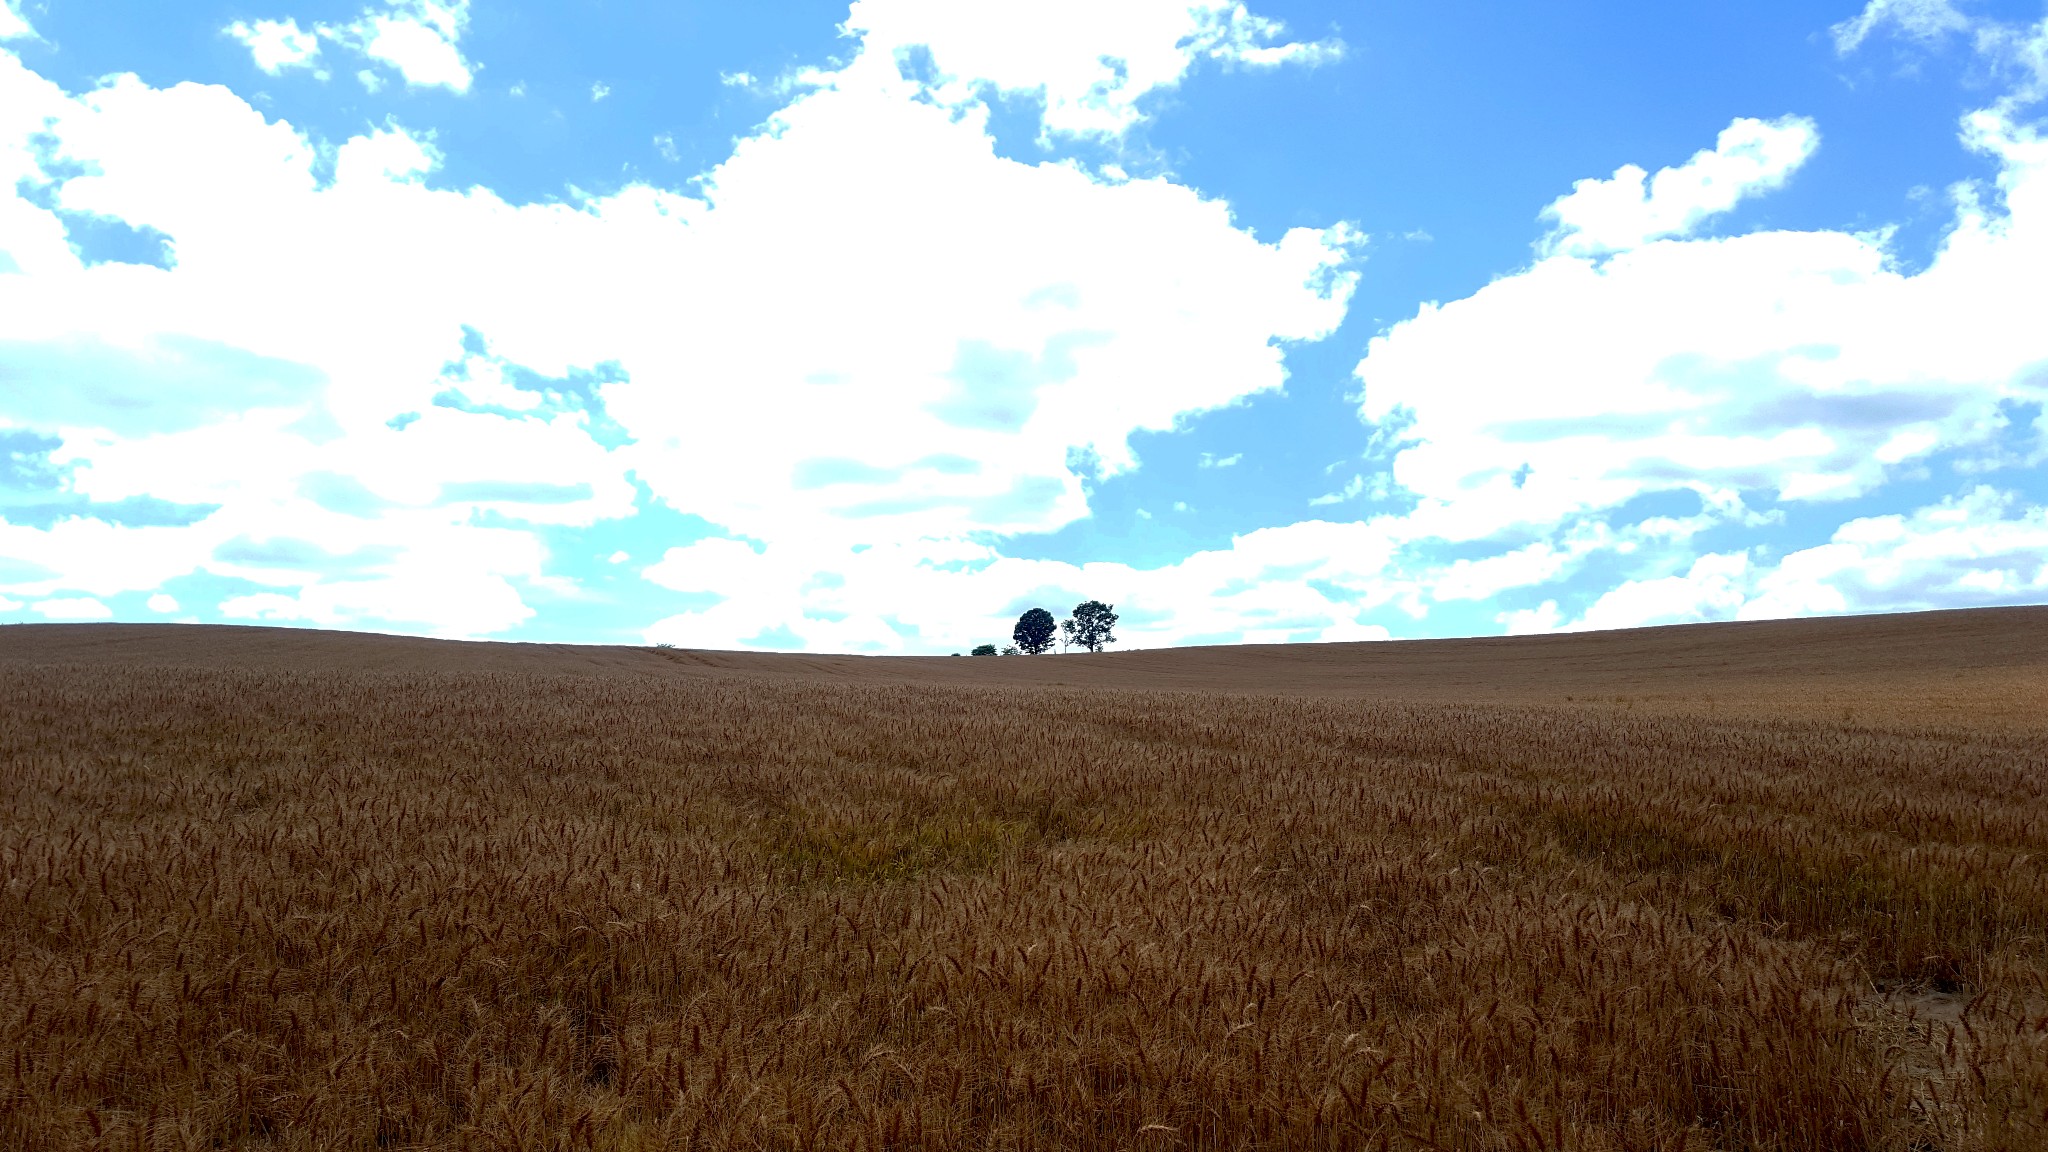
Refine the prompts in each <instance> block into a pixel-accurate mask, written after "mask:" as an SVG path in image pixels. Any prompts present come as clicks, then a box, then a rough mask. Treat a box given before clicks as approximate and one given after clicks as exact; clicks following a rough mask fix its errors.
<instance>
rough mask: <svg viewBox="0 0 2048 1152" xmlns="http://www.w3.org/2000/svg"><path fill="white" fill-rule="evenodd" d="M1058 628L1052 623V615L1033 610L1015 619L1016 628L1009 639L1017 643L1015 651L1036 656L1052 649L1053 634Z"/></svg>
mask: <svg viewBox="0 0 2048 1152" xmlns="http://www.w3.org/2000/svg"><path fill="white" fill-rule="evenodd" d="M1058 628H1059V626H1058V625H1057V624H1055V623H1053V619H1052V613H1050V612H1047V611H1046V610H1045V609H1043V608H1033V609H1032V610H1031V611H1029V612H1026V613H1025V614H1023V615H1022V616H1019V617H1017V627H1016V630H1015V631H1012V632H1011V633H1010V639H1012V640H1015V641H1016V642H1017V650H1018V651H1019V652H1023V653H1026V654H1028V655H1032V656H1036V655H1038V654H1039V653H1041V652H1044V651H1046V650H1047V649H1049V648H1051V647H1052V638H1053V633H1054V632H1056V631H1057V630H1058Z"/></svg>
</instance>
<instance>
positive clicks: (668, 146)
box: [654, 132, 683, 164]
mask: <svg viewBox="0 0 2048 1152" xmlns="http://www.w3.org/2000/svg"><path fill="white" fill-rule="evenodd" d="M654 150H655V151H656V152H658V153H660V154H661V158H662V159H663V160H666V161H668V162H669V163H671V164H674V163H676V162H677V161H678V160H681V159H682V158H683V156H682V153H681V152H679V151H677V150H676V138H675V137H674V136H671V135H670V134H668V133H667V132H663V133H661V134H660V135H657V136H656V137H655V138H654Z"/></svg>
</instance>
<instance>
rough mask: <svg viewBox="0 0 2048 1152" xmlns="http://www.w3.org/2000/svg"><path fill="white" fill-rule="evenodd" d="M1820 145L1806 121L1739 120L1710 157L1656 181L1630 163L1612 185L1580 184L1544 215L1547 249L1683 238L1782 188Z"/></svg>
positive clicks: (1622, 246) (1571, 251)
mask: <svg viewBox="0 0 2048 1152" xmlns="http://www.w3.org/2000/svg"><path fill="white" fill-rule="evenodd" d="M1819 144H1820V132H1819V129H1818V128H1816V127H1815V125H1814V123H1813V121H1811V120H1808V119H1805V118H1803V117H1798V116H1786V117H1783V118H1781V119H1778V120H1771V121H1764V120H1755V119H1750V118H1747V117H1745V118H1742V119H1739V120H1736V121H1735V122H1734V123H1732V124H1730V125H1729V126H1728V127H1726V128H1724V129H1722V130H1721V136H1720V138H1719V139H1718V140H1717V141H1715V144H1714V148H1713V150H1712V151H1702V152H1699V153H1697V154H1695V155H1694V156H1693V158H1692V159H1690V160H1688V161H1686V162H1685V163H1684V164H1682V165H1679V166H1678V167H1676V168H1665V169H1661V170H1659V171H1658V173H1657V174H1656V175H1655V176H1650V175H1649V174H1648V173H1646V172H1644V171H1643V170H1642V169H1641V168H1638V167H1637V166H1635V165H1633V164H1628V165H1624V166H1623V167H1622V168H1620V169H1619V170H1617V171H1616V172H1615V173H1614V175H1613V176H1612V177H1611V178H1609V179H1606V180H1581V181H1579V182H1578V183H1577V184H1576V185H1574V186H1573V188H1572V191H1571V194H1570V195H1567V196H1563V197H1560V198H1558V199H1557V200H1556V201H1555V202H1553V203H1552V204H1551V205H1550V207H1548V208H1545V209H1544V210H1543V215H1544V216H1545V217H1547V218H1549V219H1551V220H1554V221H1556V224H1557V228H1556V231H1554V232H1552V233H1551V235H1550V236H1549V237H1548V238H1547V240H1546V241H1545V248H1546V250H1547V251H1549V252H1553V253H1563V254H1566V255H1572V256H1588V255H1597V254H1600V253H1604V252H1621V251H1626V250H1628V249H1630V248H1636V247H1640V246H1641V245H1643V244H1645V243H1647V242H1649V241H1651V240H1658V239H1662V238H1664V237H1667V236H1682V235H1684V234H1686V233H1688V232H1691V231H1692V230H1693V229H1695V228H1697V227H1699V225H1700V224H1702V223H1704V222H1705V221H1707V220H1708V219H1710V218H1712V217H1714V216H1717V215H1720V214H1722V213H1724V212H1727V211H1729V210H1730V209H1732V208H1734V207H1735V206H1736V205H1737V204H1738V203H1740V202H1741V201H1742V200H1744V199H1745V198H1747V197H1750V196H1753V195H1756V194H1758V193H1760V192H1768V191H1770V190H1772V189H1775V188H1779V187H1782V186H1783V185H1784V183H1785V181H1786V179H1787V178H1789V177H1790V176H1791V174H1792V173H1793V171H1795V170H1796V169H1798V167H1799V166H1800V165H1802V164H1804V163H1806V160H1807V158H1808V157H1810V156H1812V155H1813V150H1814V149H1815V148H1816V147H1818V146H1819Z"/></svg>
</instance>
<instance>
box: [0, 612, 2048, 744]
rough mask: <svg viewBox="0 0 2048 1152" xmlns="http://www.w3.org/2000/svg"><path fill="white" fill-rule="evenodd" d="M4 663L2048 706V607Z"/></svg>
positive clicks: (406, 648) (121, 633) (228, 651)
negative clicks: (1372, 631)
mask: <svg viewBox="0 0 2048 1152" xmlns="http://www.w3.org/2000/svg"><path fill="white" fill-rule="evenodd" d="M0 661H7V662H10V663H17V664H22V663H26V664H124V665H136V666H158V667H160V666H167V665H168V666H195V667H244V668H268V669H286V670H302V671H347V670H382V671H393V672H413V673H481V672H495V673H516V674H539V675H560V674H572V675H574V674H582V675H655V676H676V675H681V676H691V677H698V676H713V677H721V676H732V675H740V676H773V677H790V676H794V677H805V678H808V677H825V678H829V679H833V680H844V681H852V682H885V683H887V682H895V683H923V684H960V685H988V686H999V685H1000V686H1019V687H1022V686H1032V685H1038V686H1046V687H1067V688H1116V689H1155V690H1170V691H1193V692H1218V691H1221V692H1231V693H1260V694H1268V693H1270V694H1284V695H1317V696H1364V697H1378V698H1408V699H1467V700H1474V701H1479V700H1490V701H1525V702H1542V701H1560V702H1562V701H1567V700H1577V701H1581V702H1583V701H1584V700H1586V698H1587V697H1589V696H1590V697H1593V698H1594V699H1595V700H1598V699H1600V698H1603V697H1605V698H1611V699H1613V700H1614V701H1615V702H1617V703H1628V704H1630V705H1634V704H1636V703H1642V704H1647V705H1656V704H1659V703H1662V704H1676V705H1688V704H1694V705H1713V704H1717V703H1719V704H1727V705H1742V704H1750V705H1768V706H1772V707H1775V708H1784V709H1788V710H1793V711H1806V710H1809V709H1812V708H1828V709H1837V708H1858V707H1866V706H1867V707H1883V708H1885V709H1887V710H1890V711H1893V712H1897V711H1900V710H1904V711H1905V712H1910V713H1915V714H1920V713H1926V712H1932V713H1936V714H1949V715H1952V716H1953V718H1954V719H1957V720H1978V719H1987V720H1989V719H2002V720H2017V721H2031V720H2035V719H2037V718H2039V717H2041V716H2042V715H2043V713H2048V607H2005V608H1973V609H1959V610H1950V611H1939V612H1915V613H1898V614H1886V615H1868V616H1837V617H1813V618H1805V619H1796V620H1770V621H1742V622H1733V623H1707V624H1680V625H1669V626H1664V627H1654V628H1633V629H1621V630H1614V631H1599V632H1578V633H1565V634H1549V635H1540V636H1517V637H1477V638H1468V639H1452V640H1394V641H1367V642H1355V643H1331V644H1245V645H1215V646H1206V647H1188V648H1155V649H1143V650H1138V651H1128V652H1116V651H1110V652H1104V653H1101V654H1084V653H1067V654H1061V655H1048V656H1043V657H993V658H990V657H952V656H852V655H844V656H842V655H806V654H784V653H762V652H730V651H710V650H697V649H675V648H655V647H635V646H627V645H596V644H545V643H516V642H504V641H468V640H436V639H426V638H421V637H411V636H390V635H383V634H378V633H364V632H338V631H322V630H315V629H305V628H277V627H262V626H245V625H218V624H16V625H8V626H5V627H0Z"/></svg>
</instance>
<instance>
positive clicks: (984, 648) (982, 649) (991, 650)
mask: <svg viewBox="0 0 2048 1152" xmlns="http://www.w3.org/2000/svg"><path fill="white" fill-rule="evenodd" d="M995 654H996V646H995V645H993V644H976V645H975V646H974V651H972V652H969V653H968V655H969V656H993V655H995Z"/></svg>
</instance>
